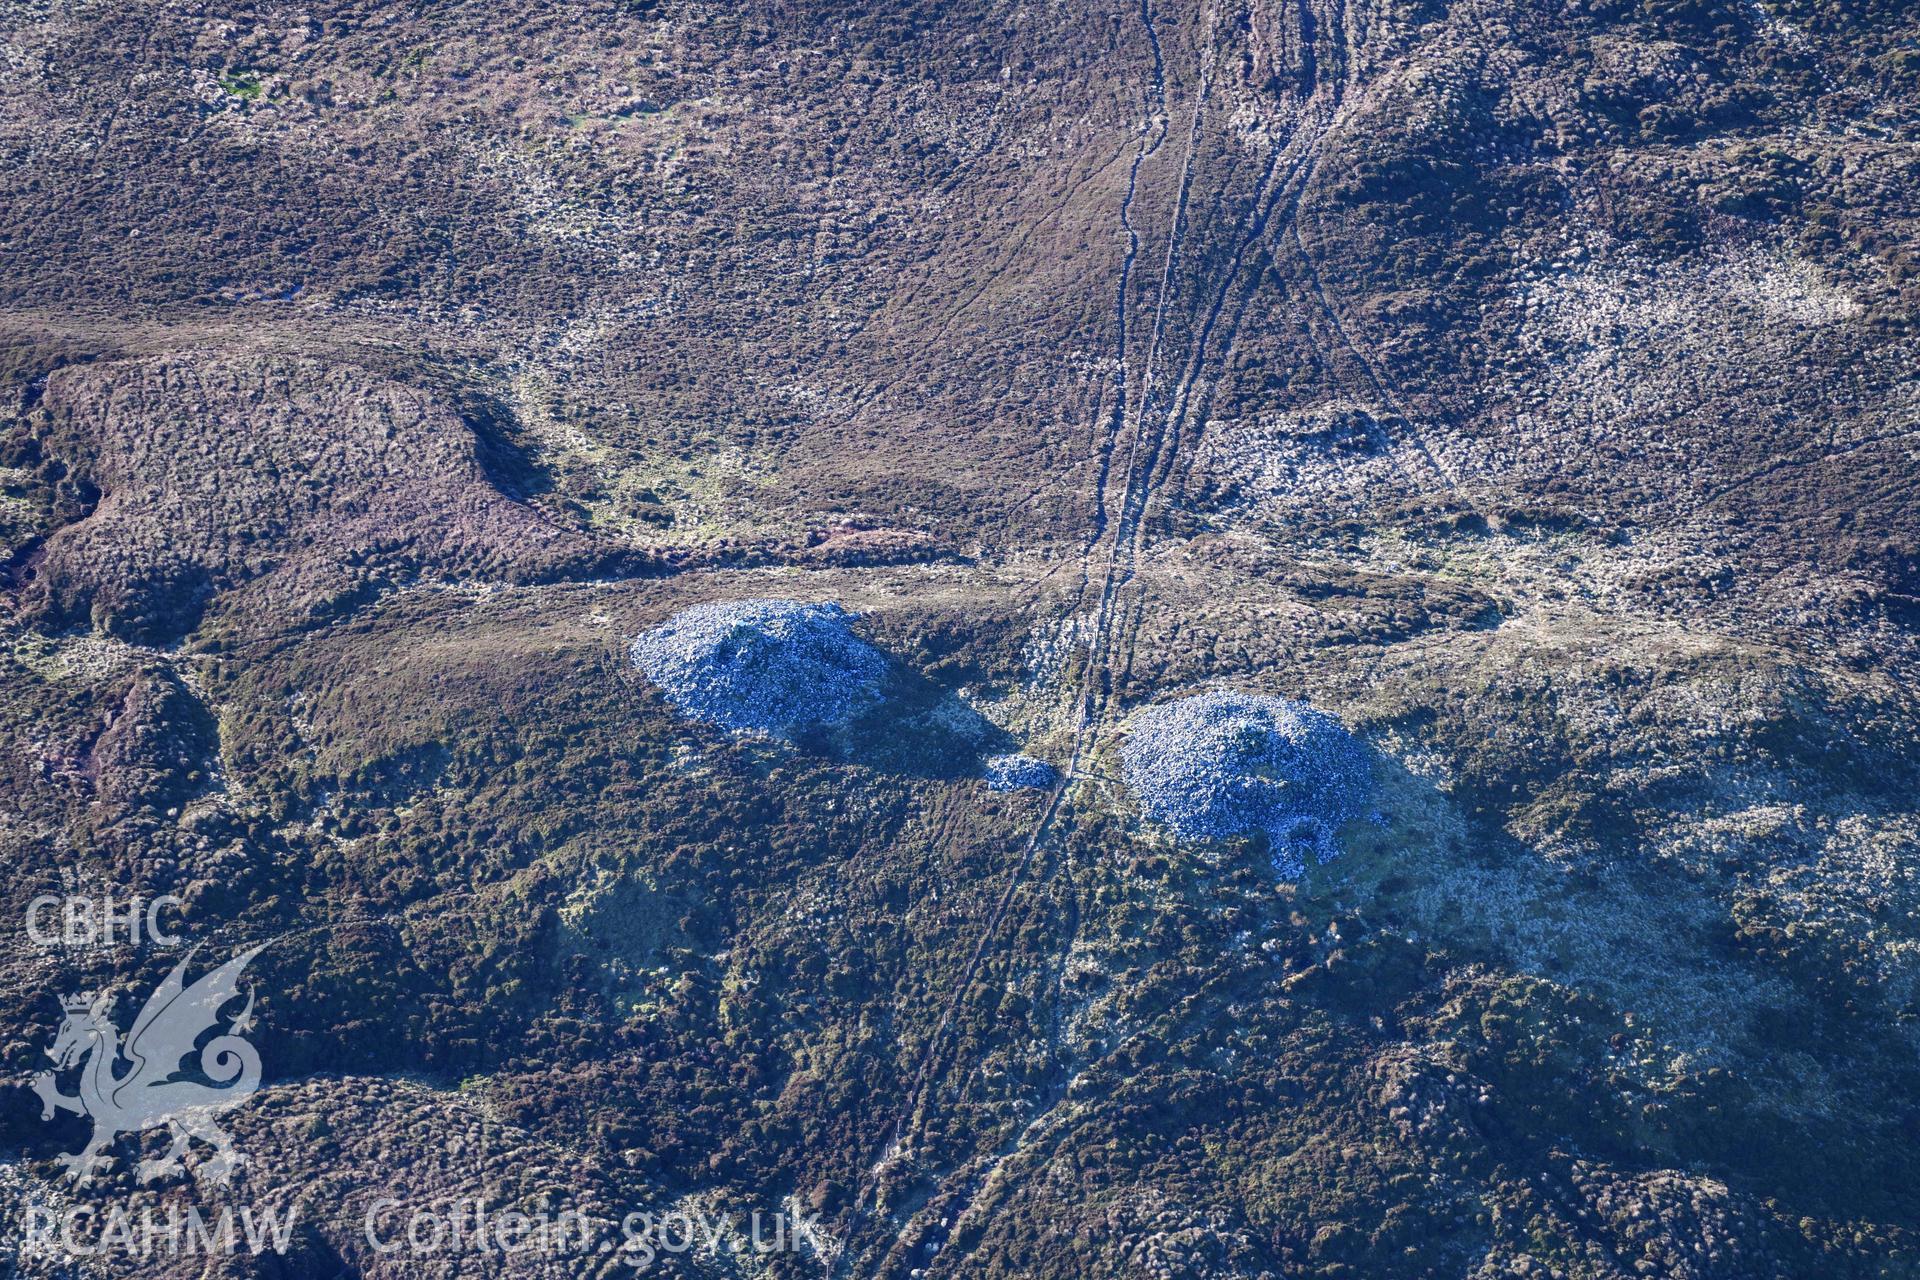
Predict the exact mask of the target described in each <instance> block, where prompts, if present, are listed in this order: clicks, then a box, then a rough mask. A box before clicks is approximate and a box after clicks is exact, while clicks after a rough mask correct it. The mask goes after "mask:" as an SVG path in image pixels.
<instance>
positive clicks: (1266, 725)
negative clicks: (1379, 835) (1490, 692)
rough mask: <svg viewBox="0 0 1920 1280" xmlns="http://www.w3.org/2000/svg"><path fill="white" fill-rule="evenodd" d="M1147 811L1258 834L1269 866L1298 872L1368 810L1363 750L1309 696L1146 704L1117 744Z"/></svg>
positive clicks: (1223, 695) (1203, 836)
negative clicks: (1263, 838)
mask: <svg viewBox="0 0 1920 1280" xmlns="http://www.w3.org/2000/svg"><path fill="white" fill-rule="evenodd" d="M1121 763H1122V765H1123V769H1124V773H1125V777H1126V781H1127V785H1128V786H1130V787H1131V788H1132V789H1133V791H1134V793H1135V794H1136V795H1137V796H1138V797H1139V798H1140V804H1141V808H1142V809H1143V810H1144V812H1145V813H1146V815H1147V817H1149V818H1151V819H1152V820H1154V821H1156V822H1159V823H1161V824H1163V825H1164V826H1166V827H1167V828H1168V829H1169V830H1170V831H1172V832H1173V833H1174V834H1175V835H1176V836H1179V837H1181V838H1183V839H1191V840H1218V839H1228V838H1232V837H1244V836H1254V835H1264V836H1266V837H1267V839H1268V841H1269V843H1270V845H1271V847H1272V849H1273V859H1274V867H1275V869H1276V870H1277V871H1278V872H1279V873H1280V874H1281V875H1283V876H1286V877H1289V878H1292V877H1296V876H1298V875H1300V873H1301V872H1302V871H1304V870H1305V867H1306V858H1305V855H1306V854H1307V853H1308V852H1311V853H1313V854H1314V855H1315V857H1316V858H1317V859H1318V860H1319V861H1321V862H1325V861H1326V860H1327V859H1329V858H1331V857H1333V856H1335V855H1336V854H1337V853H1338V852H1339V850H1338V848H1337V847H1336V846H1335V844H1334V832H1335V831H1337V830H1338V829H1339V828H1340V826H1341V825H1342V824H1344V823H1346V822H1349V821H1351V820H1352V819H1354V818H1357V817H1361V816H1363V815H1364V814H1365V813H1366V812H1368V808H1369V800H1370V798H1371V794H1372V776H1371V769H1370V767H1369V763H1368V758H1367V753H1366V751H1365V749H1364V748H1362V747H1361V745H1360V744H1359V743H1358V742H1357V741H1355V740H1354V738H1353V735H1351V734H1349V733H1348V732H1347V731H1346V729H1345V728H1344V727H1343V726H1342V725H1341V723H1340V722H1339V721H1338V720H1336V719H1334V718H1333V717H1332V716H1330V715H1327V714H1326V713H1325V712H1322V711H1316V710H1314V709H1313V708H1312V707H1309V706H1307V705H1306V704H1305V703H1301V702H1292V701H1289V700H1287V699H1285V698H1274V697H1266V696H1262V695H1258V694H1244V693H1233V692H1228V691H1216V692H1212V693H1204V694H1200V695H1198V696H1196V697H1191V698H1183V699H1180V700H1179V701H1177V702H1169V703H1164V704H1162V705H1160V706H1155V707H1149V708H1147V709H1146V710H1144V711H1142V712H1141V713H1140V714H1139V715H1138V716H1137V717H1136V718H1135V720H1134V724H1133V729H1132V732H1131V733H1130V734H1129V735H1128V737H1127V742H1126V746H1125V747H1124V748H1123V750H1122V752H1121Z"/></svg>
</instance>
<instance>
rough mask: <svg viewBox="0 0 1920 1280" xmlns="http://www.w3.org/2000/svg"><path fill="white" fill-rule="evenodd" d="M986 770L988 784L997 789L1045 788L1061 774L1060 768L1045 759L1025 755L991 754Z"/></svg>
mask: <svg viewBox="0 0 1920 1280" xmlns="http://www.w3.org/2000/svg"><path fill="white" fill-rule="evenodd" d="M984 772H985V776H986V779H987V786H988V787H990V788H992V789H993V790H995V791H1018V790H1021V789H1023V788H1038V789H1041V790H1045V789H1046V788H1048V787H1050V786H1052V785H1053V783H1054V779H1055V778H1057V777H1058V776H1059V772H1058V770H1056V769H1055V768H1054V767H1053V766H1052V765H1050V764H1048V763H1047V762H1046V761H1045V760H1036V759H1035V758H1034V757H1032V756H1023V755H1004V756H990V757H989V758H988V759H987V762H986V765H985V769H984Z"/></svg>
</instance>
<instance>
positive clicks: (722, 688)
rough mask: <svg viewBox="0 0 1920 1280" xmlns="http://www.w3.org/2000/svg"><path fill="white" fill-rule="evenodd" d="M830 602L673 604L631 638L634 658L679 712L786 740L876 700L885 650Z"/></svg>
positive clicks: (839, 723)
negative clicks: (667, 614)
mask: <svg viewBox="0 0 1920 1280" xmlns="http://www.w3.org/2000/svg"><path fill="white" fill-rule="evenodd" d="M851 618H852V615H851V614H849V613H848V612H847V611H846V610H845V609H842V608H841V607H840V606H839V605H837V604H806V603H802V602H800V601H797V600H724V601H716V602H714V603H711V604H700V605H694V606H693V607H691V608H689V609H685V610H682V611H681V612H679V613H677V614H675V615H674V616H673V617H671V618H669V619H667V621H665V622H663V623H661V624H660V625H659V626H657V627H654V628H652V629H651V630H649V631H646V632H644V633H642V634H641V635H640V637H639V638H638V639H636V640H635V641H634V642H633V649H632V657H633V661H634V663H635V664H636V665H637V666H638V667H639V668H640V669H641V670H642V671H644V672H646V674H647V677H648V678H649V679H650V680H652V681H653V682H654V683H655V684H657V685H659V686H660V688H661V689H662V690H663V691H664V692H665V693H666V695H667V698H668V699H669V700H670V701H671V702H672V703H673V704H674V705H675V706H676V707H678V708H679V709H680V710H681V711H682V712H684V713H685V714H686V715H688V716H691V717H693V718H694V719H697V720H705V721H707V722H709V723H712V724H717V725H720V726H721V727H722V728H725V729H731V730H733V731H735V732H737V733H757V734H767V735H770V736H772V737H777V738H792V737H794V736H795V735H796V734H799V733H802V732H804V731H806V730H809V729H821V728H829V729H831V728H839V727H843V726H845V725H846V724H848V723H849V722H850V721H852V720H854V719H855V718H857V717H858V716H860V715H862V714H864V713H866V712H868V711H871V710H873V709H874V708H876V707H878V706H879V705H880V702H881V699H882V697H883V692H882V686H883V684H884V682H885V680H886V676H887V673H888V670H889V667H890V663H889V661H888V659H887V656H886V654H884V653H882V652H881V651H880V650H879V649H876V648H875V647H874V646H872V645H871V644H868V643H867V642H866V641H865V640H862V639H861V638H860V637H859V636H856V635H855V634H853V632H852V630H851V629H849V627H848V625H847V624H848V622H849V621H850V620H851Z"/></svg>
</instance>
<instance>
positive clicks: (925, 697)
mask: <svg viewBox="0 0 1920 1280" xmlns="http://www.w3.org/2000/svg"><path fill="white" fill-rule="evenodd" d="M810 745H814V746H816V747H818V748H820V749H823V750H825V751H826V752H827V753H828V754H830V755H832V756H834V757H835V758H836V759H840V760H844V761H846V762H848V763H850V764H856V765H860V766H861V767H863V768H868V769H873V770H876V771H878V772H881V773H892V774H899V775H903V776H906V777H912V778H924V779H927V780H929V781H957V780H959V779H962V778H971V777H978V776H979V774H980V771H981V765H982V762H983V761H984V760H985V759H986V757H988V756H991V755H997V754H1000V753H1002V752H1007V751H1011V750H1013V749H1014V742H1013V739H1012V738H1011V737H1010V736H1009V735H1008V734H1007V732H1006V731H1005V730H1004V729H1001V728H1000V727H999V726H998V725H996V724H994V723H993V722H992V721H990V720H988V719H987V718H986V717H985V716H983V715H981V714H980V713H979V712H978V711H975V710H974V709H973V708H972V707H970V706H968V705H967V704H966V703H965V702H963V701H962V700H961V699H960V698H959V697H958V696H957V695H955V694H954V693H953V692H952V691H951V690H948V689H944V688H942V687H941V686H939V685H937V684H935V683H934V682H933V681H931V680H929V679H927V678H926V677H925V676H923V675H921V674H919V673H918V672H915V671H909V670H906V669H905V668H901V667H897V666H896V667H895V668H894V669H893V670H892V671H891V672H889V674H888V676H887V680H886V683H885V685H884V686H883V688H882V696H881V700H880V702H879V704H878V705H877V706H875V707H874V708H873V709H872V710H871V711H868V712H866V713H864V714H862V715H860V716H859V717H857V718H856V719H854V720H853V721H852V723H850V724H849V725H847V727H846V728H844V729H842V730H839V731H837V732H835V733H833V734H831V735H822V736H821V739H820V740H817V741H816V742H815V743H813V744H810Z"/></svg>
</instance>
